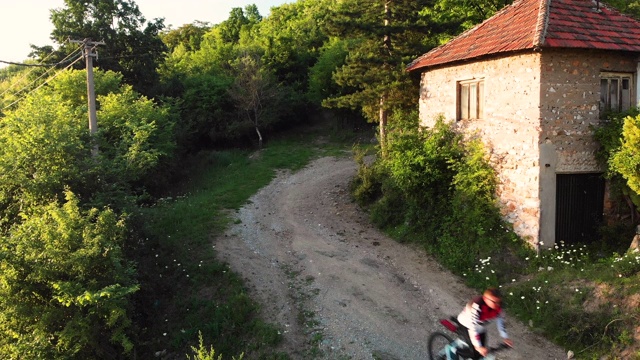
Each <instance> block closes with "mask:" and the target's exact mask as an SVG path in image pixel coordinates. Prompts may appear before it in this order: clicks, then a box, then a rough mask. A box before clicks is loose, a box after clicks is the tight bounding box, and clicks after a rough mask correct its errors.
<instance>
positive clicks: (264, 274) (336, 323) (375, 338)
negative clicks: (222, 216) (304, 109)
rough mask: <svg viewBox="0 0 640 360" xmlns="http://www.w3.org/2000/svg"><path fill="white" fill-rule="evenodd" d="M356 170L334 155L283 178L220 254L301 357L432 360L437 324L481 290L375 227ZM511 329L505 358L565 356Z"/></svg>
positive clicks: (242, 215) (517, 327)
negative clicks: (356, 195) (353, 196)
mask: <svg viewBox="0 0 640 360" xmlns="http://www.w3.org/2000/svg"><path fill="white" fill-rule="evenodd" d="M355 173H356V164H355V163H354V162H353V160H352V159H351V158H334V157H325V158H320V159H318V160H315V161H313V162H312V163H311V164H310V165H309V166H307V167H306V168H305V169H302V170H300V171H298V172H295V173H290V172H282V173H280V174H279V175H278V176H277V178H276V179H274V180H273V181H272V182H271V184H269V185H268V186H266V187H265V188H263V189H262V190H261V191H260V192H258V193H257V194H256V195H254V196H253V197H252V198H251V200H250V203H249V204H247V205H245V206H244V208H242V209H241V210H240V211H239V212H238V213H237V217H238V219H239V221H238V223H237V224H236V225H234V226H233V227H232V228H231V229H230V230H229V231H228V232H227V233H226V234H225V235H224V236H222V237H220V238H218V239H216V240H215V246H216V250H217V251H218V254H219V256H220V258H221V259H222V260H224V261H227V262H228V263H229V264H230V266H231V268H232V269H233V270H234V271H236V272H237V273H239V274H240V275H241V276H242V277H244V278H245V279H246V281H247V284H248V286H249V287H250V291H251V293H252V296H253V297H254V298H255V299H256V300H258V301H259V302H261V304H262V307H263V312H264V316H265V317H266V318H267V319H268V320H270V321H273V322H277V323H279V324H281V325H282V326H283V328H284V330H283V331H284V339H285V341H284V344H283V350H284V351H286V352H287V353H289V354H290V355H291V357H292V358H293V359H310V358H315V359H355V360H367V359H385V360H414V359H415V360H418V359H428V353H427V338H428V336H429V334H430V333H431V332H432V331H434V330H441V325H439V324H438V322H437V320H438V319H439V318H442V317H447V316H449V315H454V314H457V313H458V311H459V310H460V309H462V306H463V305H464V304H465V302H466V301H467V300H468V299H469V298H470V297H471V296H472V295H473V294H474V292H473V291H472V290H470V289H469V288H467V287H466V286H464V284H463V283H462V282H461V281H460V280H459V279H458V278H456V277H455V276H453V275H452V274H450V273H449V272H447V271H445V270H444V269H442V268H441V267H440V266H439V265H438V264H437V263H436V262H435V261H434V260H432V259H431V258H430V257H429V256H427V255H425V254H424V252H423V251H421V250H419V249H415V248H413V247H412V246H408V245H406V244H399V243H397V242H395V241H394V240H392V239H390V238H388V237H386V236H385V235H384V234H382V233H380V232H379V231H378V230H376V229H375V228H374V227H372V226H371V225H370V223H369V221H368V220H367V217H366V215H365V214H364V213H363V212H362V211H361V210H359V209H358V207H357V205H356V204H354V203H352V201H351V200H350V196H349V193H348V184H349V181H350V179H351V178H352V177H353V176H354V175H355ZM492 328H495V326H492ZM507 328H508V330H509V333H510V336H511V338H512V339H514V341H515V345H516V348H515V349H513V350H508V351H506V352H503V353H502V354H501V357H500V358H503V359H515V360H517V359H527V360H538V359H541V360H542V359H564V358H566V355H565V354H566V353H565V351H564V350H563V349H560V348H558V347H556V346H554V345H553V344H551V343H549V342H548V341H546V340H544V339H542V338H540V337H539V336H536V335H534V334H532V333H531V332H529V331H528V330H527V328H526V327H525V326H523V325H521V324H519V323H518V322H516V321H515V320H513V319H511V318H509V317H507ZM489 336H490V341H491V342H492V343H496V342H497V341H498V339H499V337H498V336H497V334H496V333H495V332H493V333H490V335H489Z"/></svg>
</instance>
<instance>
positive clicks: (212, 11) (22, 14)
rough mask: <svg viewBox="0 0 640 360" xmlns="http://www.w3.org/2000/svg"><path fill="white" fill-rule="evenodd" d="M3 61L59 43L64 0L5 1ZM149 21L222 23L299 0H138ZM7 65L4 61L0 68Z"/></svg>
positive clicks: (0, 27) (0, 30)
mask: <svg viewBox="0 0 640 360" xmlns="http://www.w3.org/2000/svg"><path fill="white" fill-rule="evenodd" d="M1 1H2V10H1V11H0V60H3V61H10V62H22V61H24V60H25V59H27V57H28V55H29V53H30V52H31V48H30V46H29V45H30V44H34V45H37V46H44V45H55V44H54V43H53V42H52V41H51V40H50V39H49V36H50V34H51V31H52V30H53V25H51V20H49V15H50V12H49V10H51V9H54V8H62V7H64V0H1ZM134 2H135V3H136V4H137V5H138V8H139V9H140V12H141V13H142V15H143V16H144V17H145V18H146V19H147V20H152V19H154V18H160V17H162V18H164V19H165V20H164V24H165V25H166V26H167V27H169V26H171V27H172V28H174V29H176V28H179V27H180V26H182V25H184V24H190V23H192V22H194V21H196V20H199V21H205V22H209V23H211V24H218V23H220V22H222V21H224V20H226V19H227V18H228V17H229V12H230V11H231V9H232V8H234V7H242V8H244V7H245V6H246V5H249V4H255V5H256V6H258V11H259V12H260V15H262V16H263V17H266V16H268V15H269V10H270V9H271V8H272V7H274V6H279V5H282V4H285V3H293V2H295V0H134ZM4 66H7V65H6V64H4V63H1V62H0V67H4Z"/></svg>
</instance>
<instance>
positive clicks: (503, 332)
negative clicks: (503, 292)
mask: <svg viewBox="0 0 640 360" xmlns="http://www.w3.org/2000/svg"><path fill="white" fill-rule="evenodd" d="M496 326H497V327H498V332H499V333H500V336H501V337H502V338H503V339H508V338H509V335H507V330H506V328H505V326H504V313H503V312H502V311H500V315H498V317H497V318H496Z"/></svg>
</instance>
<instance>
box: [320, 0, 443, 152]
mask: <svg viewBox="0 0 640 360" xmlns="http://www.w3.org/2000/svg"><path fill="white" fill-rule="evenodd" d="M430 3H431V2H430V1H425V0H417V1H415V0H376V1H371V0H368V1H367V0H346V1H342V2H340V3H338V4H337V5H336V9H335V11H334V12H333V13H332V14H331V18H329V19H327V21H326V23H327V31H328V32H329V33H330V34H332V35H333V36H336V37H341V38H349V39H352V40H354V41H352V42H350V44H351V47H350V48H349V53H348V55H347V58H346V61H345V65H343V66H342V67H340V68H339V69H337V70H336V72H335V73H334V76H333V78H334V81H335V82H336V83H337V84H338V85H340V86H342V87H343V88H345V89H348V93H347V94H346V95H342V96H337V97H333V98H329V99H326V100H325V101H324V102H323V105H324V106H327V107H334V108H351V109H361V110H362V112H363V115H364V116H365V117H366V118H367V120H369V121H371V122H378V123H379V131H380V134H379V136H380V144H381V147H382V150H383V153H384V144H385V140H386V126H387V119H388V116H389V113H390V112H391V111H398V110H402V109H412V108H415V106H416V103H417V99H418V95H417V94H418V87H417V84H416V83H415V82H414V81H412V80H411V78H410V77H409V75H408V74H407V73H406V71H405V65H406V64H407V63H408V62H409V61H411V60H412V59H414V58H415V57H417V56H419V55H421V54H422V53H424V52H426V51H427V50H428V49H429V48H431V47H433V46H434V45H435V43H433V42H430V40H429V39H430V37H429V33H430V31H431V28H432V26H431V24H429V22H428V20H427V19H428V18H427V17H425V16H422V15H420V12H421V10H422V9H423V8H425V7H427V6H430Z"/></svg>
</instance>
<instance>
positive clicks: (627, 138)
mask: <svg viewBox="0 0 640 360" xmlns="http://www.w3.org/2000/svg"><path fill="white" fill-rule="evenodd" d="M609 164H610V167H611V168H612V169H613V170H614V171H615V172H617V173H619V174H620V175H621V176H622V177H623V178H624V179H625V180H626V183H627V186H629V188H630V189H631V190H632V191H633V192H634V193H635V194H634V196H632V197H631V198H632V199H633V200H634V203H635V205H636V207H640V201H639V200H640V115H636V116H627V117H626V118H624V125H623V127H622V138H621V143H620V148H619V150H618V151H617V152H615V153H613V155H612V157H611V159H610V161H609Z"/></svg>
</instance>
